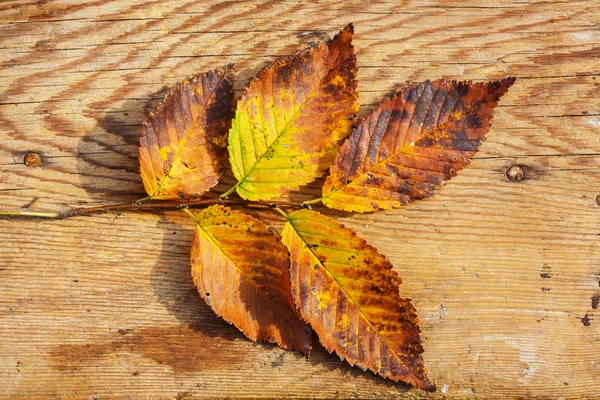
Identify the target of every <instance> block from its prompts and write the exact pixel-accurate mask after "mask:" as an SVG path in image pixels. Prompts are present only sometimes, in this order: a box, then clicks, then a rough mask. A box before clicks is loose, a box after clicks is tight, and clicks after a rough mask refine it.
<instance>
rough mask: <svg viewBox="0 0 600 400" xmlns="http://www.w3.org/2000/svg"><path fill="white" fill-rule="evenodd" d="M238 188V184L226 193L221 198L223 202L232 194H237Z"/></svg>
mask: <svg viewBox="0 0 600 400" xmlns="http://www.w3.org/2000/svg"><path fill="white" fill-rule="evenodd" d="M236 187H237V184H235V185H233V186H232V187H231V188H230V189H229V190H228V191H226V192H225V193H223V194H222V195H221V196H219V197H220V198H221V200H225V199H226V198H227V197H228V196H229V195H230V194H231V193H233V192H235V188H236Z"/></svg>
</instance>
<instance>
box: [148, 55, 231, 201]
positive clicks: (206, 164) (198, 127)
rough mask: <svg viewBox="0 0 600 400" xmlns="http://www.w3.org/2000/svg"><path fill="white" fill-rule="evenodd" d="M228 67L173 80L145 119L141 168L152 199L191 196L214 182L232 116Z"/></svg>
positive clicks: (223, 160) (188, 197)
mask: <svg viewBox="0 0 600 400" xmlns="http://www.w3.org/2000/svg"><path fill="white" fill-rule="evenodd" d="M231 67H232V66H231V65H228V66H226V67H223V68H219V69H216V70H213V71H210V72H207V73H205V74H202V75H198V76H196V77H194V78H192V79H190V80H185V81H183V82H180V83H178V84H176V85H175V86H174V87H173V88H172V89H171V91H170V92H169V93H168V94H167V95H166V96H165V99H164V100H163V101H162V102H161V103H160V104H159V105H158V108H157V110H156V112H154V113H151V114H150V115H149V116H148V118H147V119H146V121H144V123H143V125H142V131H141V136H140V171H141V175H142V181H143V182H144V188H145V189H146V192H147V193H148V195H149V196H150V197H151V198H153V199H158V200H174V199H194V198H197V197H200V196H201V195H202V194H203V193H204V192H206V191H207V190H210V188H212V187H213V186H215V185H216V184H217V182H218V180H219V177H220V176H221V173H220V171H221V168H222V167H223V165H224V162H225V161H226V160H227V150H226V146H227V131H228V129H229V127H230V120H231V118H232V116H233V92H232V90H231V82H230V81H229V80H228V79H227V74H228V73H229V71H230V70H231Z"/></svg>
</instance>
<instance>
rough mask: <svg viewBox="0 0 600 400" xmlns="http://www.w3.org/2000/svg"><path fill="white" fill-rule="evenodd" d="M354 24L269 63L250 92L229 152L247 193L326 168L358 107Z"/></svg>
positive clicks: (273, 193)
mask: <svg viewBox="0 0 600 400" xmlns="http://www.w3.org/2000/svg"><path fill="white" fill-rule="evenodd" d="M352 33H353V28H352V25H348V26H347V27H346V28H345V29H344V30H342V31H341V32H340V33H339V34H338V35H336V36H335V37H334V38H333V40H331V41H329V42H327V43H321V44H320V45H319V46H318V47H316V48H310V49H307V50H304V51H301V52H299V53H296V54H294V55H293V56H291V57H288V58H284V59H280V60H278V61H276V62H275V63H274V64H273V65H272V66H271V67H269V68H267V69H265V70H263V71H262V72H261V73H260V74H259V75H258V76H257V77H256V78H255V79H254V80H253V81H252V82H251V83H250V86H249V87H248V88H247V89H246V91H245V92H244V93H243V95H242V98H241V100H240V101H239V102H238V107H237V111H236V115H235V119H234V120H233V122H232V127H231V131H230V134H229V147H228V148H229V159H230V161H231V166H232V168H233V173H234V175H235V177H236V178H237V180H238V182H237V184H236V186H235V189H236V191H237V193H238V194H239V195H240V196H241V197H242V198H244V199H247V200H253V201H256V200H268V199H271V198H274V197H278V196H280V195H282V194H286V193H289V192H290V191H292V190H296V189H298V187H299V186H301V185H305V184H307V183H309V182H312V181H313V180H314V179H316V178H318V177H320V176H322V175H323V174H324V173H325V171H326V170H327V168H329V166H330V165H331V163H332V162H333V159H334V157H335V155H336V153H337V152H338V150H339V147H340V144H339V141H340V140H341V139H343V138H344V137H346V136H347V135H348V134H349V133H350V128H351V124H352V122H353V121H354V119H355V113H356V112H357V110H358V100H357V95H356V79H355V77H356V57H355V55H354V48H353V47H352Z"/></svg>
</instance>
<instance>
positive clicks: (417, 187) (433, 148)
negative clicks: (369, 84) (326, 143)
mask: <svg viewBox="0 0 600 400" xmlns="http://www.w3.org/2000/svg"><path fill="white" fill-rule="evenodd" d="M514 81H515V78H507V79H503V80H501V81H495V82H489V83H471V82H456V81H446V80H438V81H435V82H429V81H426V82H424V83H421V84H419V85H417V86H410V87H408V88H407V89H405V90H403V91H401V92H399V93H398V94H396V95H395V96H394V97H392V98H391V99H386V100H384V101H383V102H382V103H381V104H380V105H379V107H377V109H376V110H375V111H373V112H372V113H371V114H370V115H369V116H368V117H367V118H366V119H365V120H363V121H362V123H361V124H360V126H359V127H358V128H357V129H354V130H353V132H352V134H351V136H350V137H349V138H348V140H347V141H346V142H345V143H344V145H343V146H342V149H341V150H340V153H339V154H338V155H337V156H336V159H335V161H334V164H333V166H332V167H331V173H330V175H329V176H328V177H327V180H326V182H325V185H324V186H323V194H322V196H323V197H322V202H323V204H325V205H326V206H328V207H330V208H335V209H339V210H345V211H358V212H368V211H376V210H378V209H391V208H398V207H400V206H401V205H403V204H407V203H409V202H411V201H413V200H415V199H424V198H427V197H431V196H433V194H434V190H435V189H437V188H438V187H440V185H442V184H443V183H444V182H445V181H447V180H449V179H450V178H451V177H452V176H454V175H455V174H456V172H457V171H458V170H461V169H463V168H464V167H465V165H467V164H468V163H469V158H470V157H472V156H473V154H475V152H476V151H477V148H478V146H479V145H480V144H481V142H482V141H483V140H485V134H486V133H487V131H488V130H489V127H490V120H491V119H492V115H493V110H494V107H495V106H496V105H497V104H498V100H499V99H500V97H501V96H502V95H503V94H504V93H506V92H507V90H508V88H509V87H510V86H511V85H512V84H513V83H514Z"/></svg>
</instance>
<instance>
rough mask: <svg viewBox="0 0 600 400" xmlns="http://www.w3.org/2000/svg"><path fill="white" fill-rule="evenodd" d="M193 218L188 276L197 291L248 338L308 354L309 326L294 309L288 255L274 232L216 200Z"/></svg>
mask: <svg viewBox="0 0 600 400" xmlns="http://www.w3.org/2000/svg"><path fill="white" fill-rule="evenodd" d="M190 214H191V212H190ZM193 218H194V220H195V222H196V225H197V227H196V233H195V235H194V239H193V241H192V250H191V264H192V278H193V280H194V285H195V286H196V288H197V289H198V292H199V293H200V296H201V297H202V298H203V299H204V300H205V301H206V303H207V304H209V305H210V306H211V307H212V309H213V310H214V312H215V313H217V314H218V315H220V316H222V317H223V319H224V320H225V321H227V322H229V323H232V324H234V325H235V326H236V327H237V328H239V329H240V330H241V331H242V332H243V333H244V334H245V335H246V336H247V337H248V338H250V339H252V340H254V341H256V340H260V341H267V342H273V343H277V344H278V345H279V346H281V347H282V348H284V349H287V350H292V349H295V350H299V351H300V352H302V353H303V354H308V352H309V350H310V344H311V330H310V328H309V327H308V326H307V325H306V324H305V323H304V322H303V321H301V320H300V318H298V316H297V314H296V312H295V306H294V303H293V302H292V298H291V295H290V275H289V254H288V251H287V250H286V248H285V247H284V246H283V244H281V242H280V241H279V239H278V238H277V237H276V236H275V234H274V233H272V232H270V231H268V230H267V227H266V226H265V225H264V224H263V223H262V222H260V221H259V220H257V219H255V218H252V217H250V216H248V215H245V214H243V213H240V212H237V211H233V210H231V209H229V208H226V207H223V206H221V205H214V206H211V207H209V208H207V209H205V210H203V211H202V212H200V213H199V214H197V215H196V216H193Z"/></svg>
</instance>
